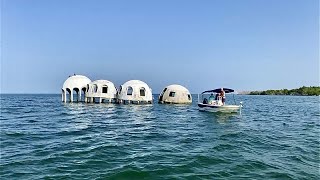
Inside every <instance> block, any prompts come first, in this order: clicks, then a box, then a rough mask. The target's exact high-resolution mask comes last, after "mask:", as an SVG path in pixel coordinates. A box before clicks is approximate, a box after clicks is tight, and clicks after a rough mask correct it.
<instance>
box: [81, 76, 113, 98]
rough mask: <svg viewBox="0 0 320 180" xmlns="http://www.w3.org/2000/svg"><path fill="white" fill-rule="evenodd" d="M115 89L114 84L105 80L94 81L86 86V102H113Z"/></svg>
mask: <svg viewBox="0 0 320 180" xmlns="http://www.w3.org/2000/svg"><path fill="white" fill-rule="evenodd" d="M116 98H117V89H116V87H115V86H114V84H113V83H112V82H110V81H107V80H96V81H93V82H91V83H89V84H88V85H87V93H86V102H96V99H98V100H99V103H101V102H106V101H107V102H109V103H111V102H115V101H116Z"/></svg>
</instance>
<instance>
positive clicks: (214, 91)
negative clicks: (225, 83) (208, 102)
mask: <svg viewBox="0 0 320 180" xmlns="http://www.w3.org/2000/svg"><path fill="white" fill-rule="evenodd" d="M223 91H224V92H225V93H232V92H234V90H233V89H230V88H223ZM205 93H221V88H218V89H213V90H207V91H204V92H202V93H201V94H205Z"/></svg>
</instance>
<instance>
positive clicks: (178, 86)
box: [166, 84, 189, 92]
mask: <svg viewBox="0 0 320 180" xmlns="http://www.w3.org/2000/svg"><path fill="white" fill-rule="evenodd" d="M166 88H167V89H171V90H176V91H187V92H189V90H188V89H187V88H185V87H183V86H181V85H178V84H172V85H169V86H167V87H166Z"/></svg>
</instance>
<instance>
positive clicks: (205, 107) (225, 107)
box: [198, 88, 242, 112]
mask: <svg viewBox="0 0 320 180" xmlns="http://www.w3.org/2000/svg"><path fill="white" fill-rule="evenodd" d="M223 90H224V92H225V93H232V92H234V90H233V89H229V88H223ZM219 93H221V88H219V89H214V90H208V91H204V92H202V93H201V94H198V106H199V110H200V111H208V112H239V111H241V108H242V102H240V104H239V105H237V104H236V102H235V99H234V95H233V100H234V102H235V103H234V104H233V105H229V104H224V103H223V102H222V98H221V97H220V96H219ZM208 94H211V96H210V97H209V99H207V98H206V95H208ZM214 94H215V98H214V99H213V97H212V96H213V95H214Z"/></svg>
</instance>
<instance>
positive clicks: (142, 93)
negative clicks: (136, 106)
mask: <svg viewBox="0 0 320 180" xmlns="http://www.w3.org/2000/svg"><path fill="white" fill-rule="evenodd" d="M140 96H146V89H145V88H140Z"/></svg>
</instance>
